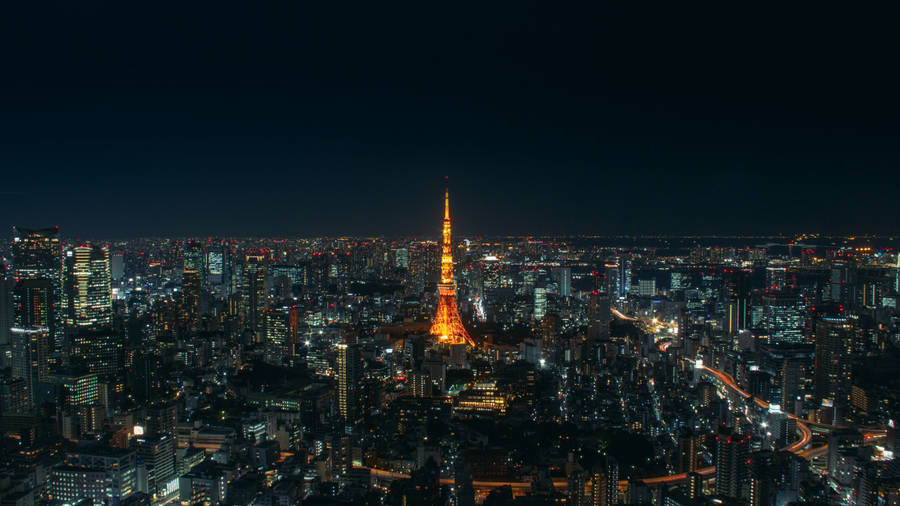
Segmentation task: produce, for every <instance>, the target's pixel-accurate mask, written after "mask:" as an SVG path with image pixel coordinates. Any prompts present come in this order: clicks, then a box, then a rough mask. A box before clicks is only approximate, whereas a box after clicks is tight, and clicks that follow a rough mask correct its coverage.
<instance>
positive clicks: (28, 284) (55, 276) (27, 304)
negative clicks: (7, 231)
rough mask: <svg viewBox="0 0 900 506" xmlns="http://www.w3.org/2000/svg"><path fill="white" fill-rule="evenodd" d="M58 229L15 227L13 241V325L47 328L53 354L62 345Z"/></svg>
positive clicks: (60, 270)
mask: <svg viewBox="0 0 900 506" xmlns="http://www.w3.org/2000/svg"><path fill="white" fill-rule="evenodd" d="M58 233H59V229H58V228H46V229H28V228H22V227H16V236H15V238H14V239H13V248H12V249H13V276H14V277H15V279H16V286H15V288H14V289H13V304H14V313H15V317H14V324H15V325H16V326H19V327H26V326H32V325H38V326H43V327H47V329H48V330H49V332H50V336H51V338H52V342H51V345H52V348H53V350H56V349H58V348H59V347H61V345H62V313H61V312H60V311H58V310H57V308H58V307H59V305H60V300H61V295H60V294H61V284H62V255H61V250H60V245H59V237H57V234H58Z"/></svg>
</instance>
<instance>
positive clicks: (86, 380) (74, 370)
mask: <svg viewBox="0 0 900 506" xmlns="http://www.w3.org/2000/svg"><path fill="white" fill-rule="evenodd" d="M51 379H52V381H53V383H55V384H57V385H58V386H59V389H60V391H59V394H60V402H59V405H60V407H63V408H80V407H84V406H90V405H91V404H95V403H96V402H97V401H98V399H99V398H100V386H99V383H98V381H97V375H96V374H94V373H92V372H90V371H88V370H87V369H85V368H78V367H67V368H64V369H61V370H58V371H55V372H54V373H53V374H52V375H51Z"/></svg>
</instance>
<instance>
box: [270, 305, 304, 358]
mask: <svg viewBox="0 0 900 506" xmlns="http://www.w3.org/2000/svg"><path fill="white" fill-rule="evenodd" d="M299 337H300V313H299V311H298V310H297V308H296V307H280V308H273V309H269V310H268V311H267V312H266V352H265V353H266V354H265V357H266V361H267V362H269V363H272V364H281V363H282V362H283V361H284V360H285V359H288V360H290V359H292V358H293V357H294V356H296V354H297V350H296V348H297V342H298V340H299Z"/></svg>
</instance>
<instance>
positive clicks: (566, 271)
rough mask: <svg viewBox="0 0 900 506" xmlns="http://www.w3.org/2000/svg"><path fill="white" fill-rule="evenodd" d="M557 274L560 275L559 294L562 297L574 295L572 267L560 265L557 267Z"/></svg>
mask: <svg viewBox="0 0 900 506" xmlns="http://www.w3.org/2000/svg"><path fill="white" fill-rule="evenodd" d="M556 274H557V276H558V277H559V280H558V282H559V296H560V297H566V298H568V297H571V296H572V268H571V267H559V268H557V269H556Z"/></svg>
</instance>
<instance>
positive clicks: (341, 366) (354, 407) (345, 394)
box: [337, 343, 362, 425]
mask: <svg viewBox="0 0 900 506" xmlns="http://www.w3.org/2000/svg"><path fill="white" fill-rule="evenodd" d="M337 347H338V356H337V377H338V410H339V411H340V413H341V417H342V418H343V419H344V421H346V422H347V424H348V425H349V424H353V423H355V422H356V420H357V419H358V418H359V382H360V379H361V374H360V373H361V371H360V366H361V364H360V361H361V360H362V359H361V356H360V353H359V345H358V344H347V343H341V344H339V345H337Z"/></svg>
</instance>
